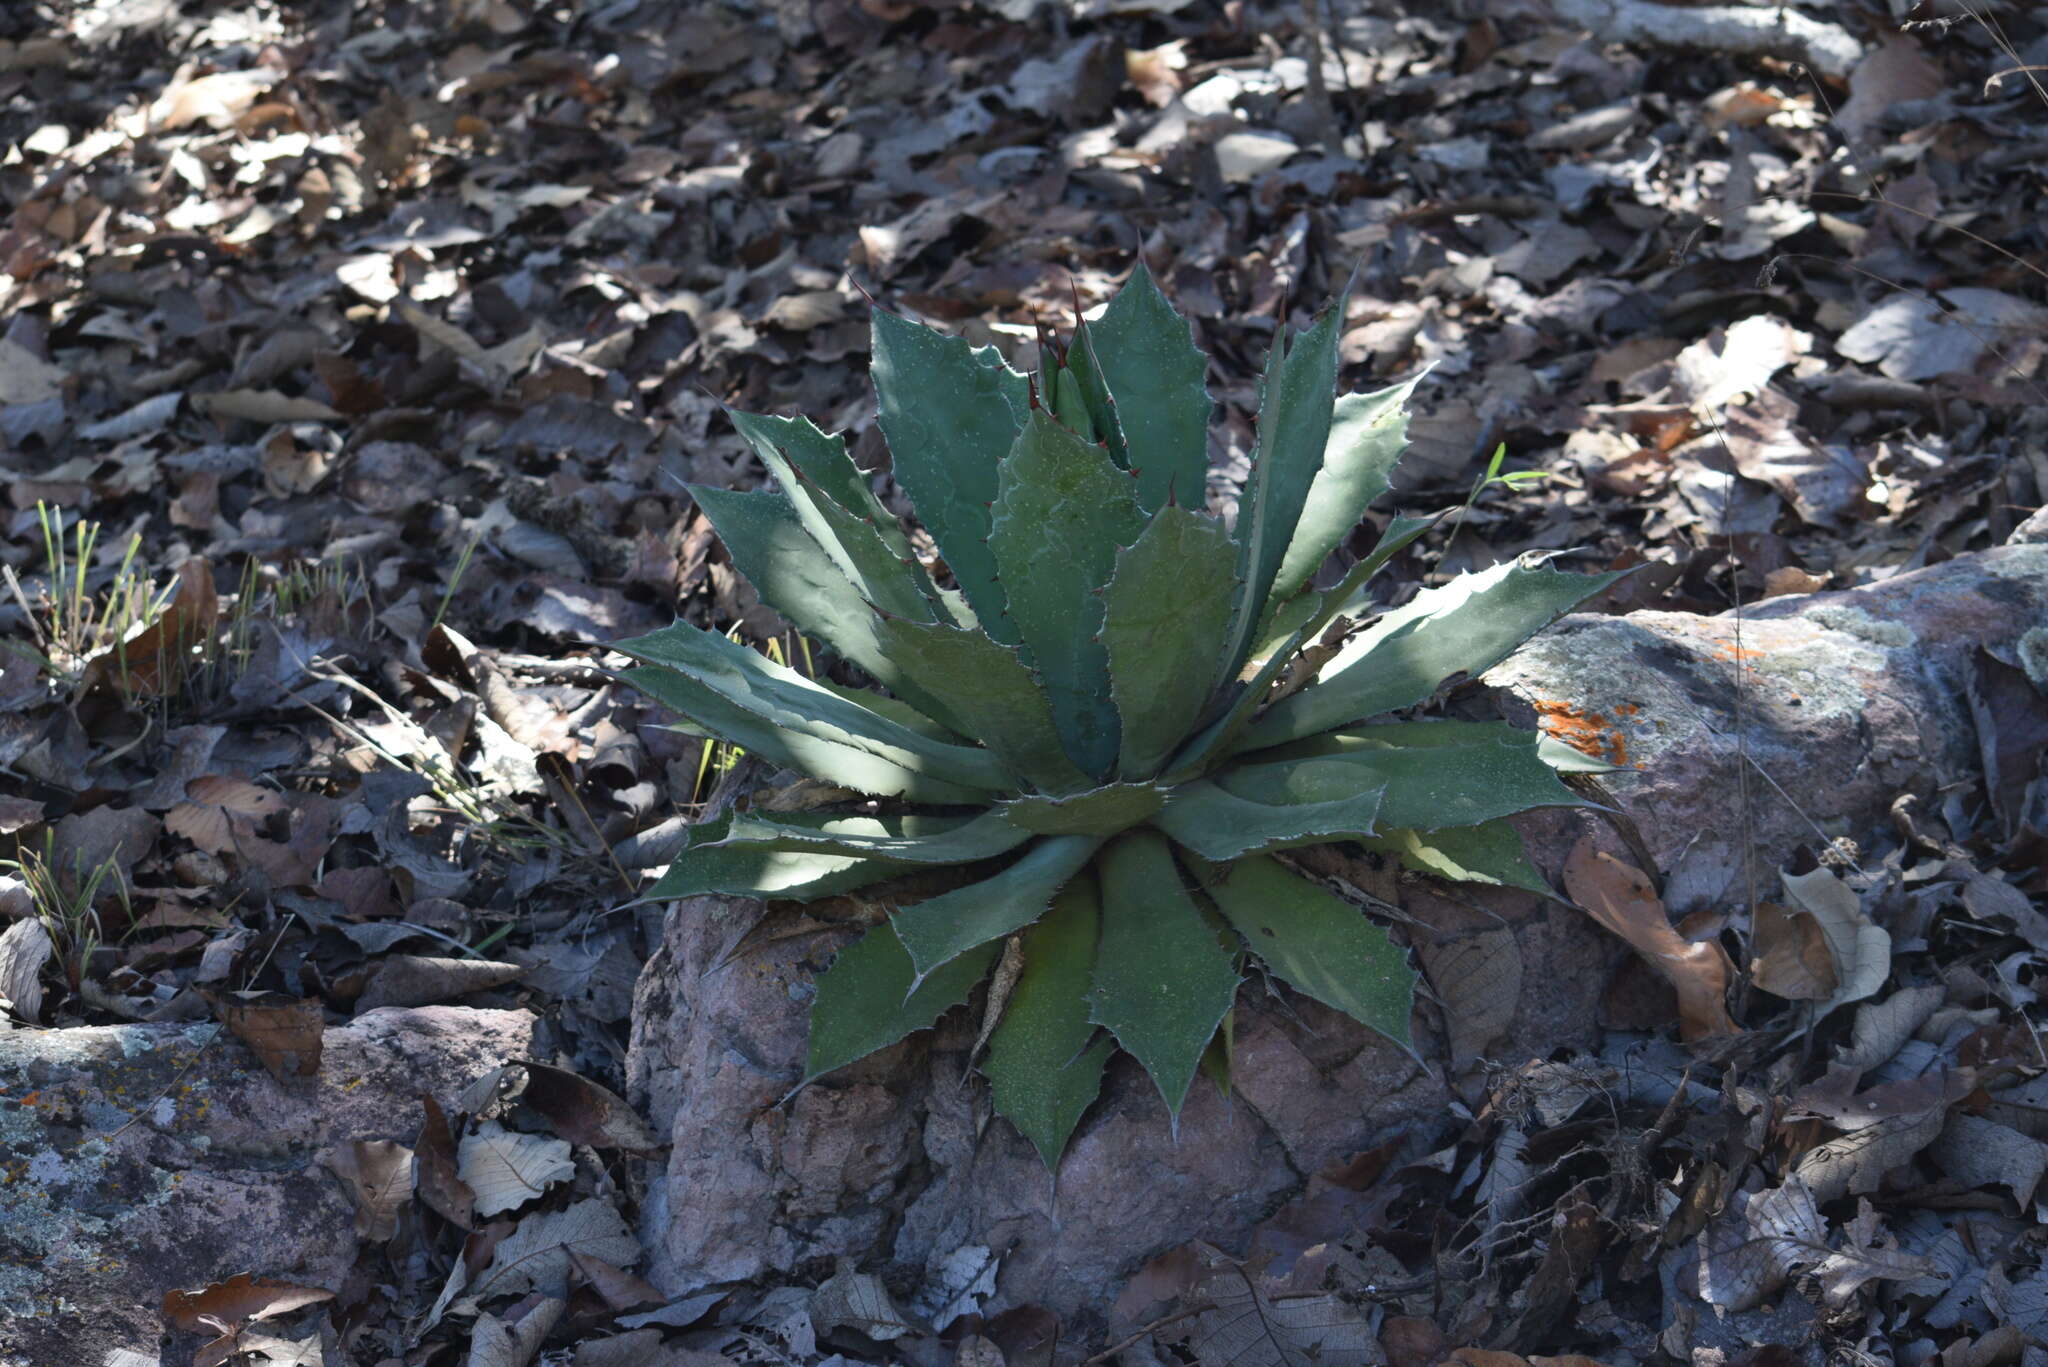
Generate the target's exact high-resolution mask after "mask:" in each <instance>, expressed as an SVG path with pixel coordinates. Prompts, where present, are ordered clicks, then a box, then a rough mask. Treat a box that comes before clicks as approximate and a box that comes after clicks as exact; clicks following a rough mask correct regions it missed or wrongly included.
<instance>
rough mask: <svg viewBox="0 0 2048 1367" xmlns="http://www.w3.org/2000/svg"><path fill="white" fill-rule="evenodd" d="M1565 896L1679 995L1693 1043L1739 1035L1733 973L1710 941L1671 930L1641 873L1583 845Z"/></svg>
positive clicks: (1681, 1020) (1567, 870)
mask: <svg viewBox="0 0 2048 1367" xmlns="http://www.w3.org/2000/svg"><path fill="white" fill-rule="evenodd" d="M1564 885H1565V890H1566V891H1567V892H1569V893H1570V894H1571V896H1572V900H1573V901H1574V902H1576V903H1578V905H1579V906H1580V907H1581V908H1582V909H1583V910H1584V911H1585V912H1586V914H1587V915H1589V916H1591V917H1592V918H1593V919H1594V920H1596V921H1598V922H1599V923H1600V924H1601V925H1603V926H1605V927H1606V928H1607V929H1608V930H1611V931H1613V932H1614V933H1615V934H1616V935H1619V936H1620V937H1621V938H1622V939H1624V940H1626V941H1628V943H1629V946H1630V948H1632V949H1634V950H1635V951H1636V953H1638V954H1640V955H1642V956H1643V958H1644V959H1646V960H1648V961H1649V963H1650V966H1651V967H1653V968H1655V969H1656V970H1657V971H1658V972H1660V973H1662V974H1663V975H1664V976H1665V977H1666V978H1669V979H1670V980H1671V985H1672V986H1673V987H1675V988H1677V989H1678V1024H1679V1034H1680V1035H1681V1036H1682V1037H1683V1038H1685V1039H1688V1040H1695V1039H1704V1038H1706V1037H1707V1036H1710V1035H1733V1034H1736V1033H1738V1031H1737V1028H1736V1025H1735V1021H1734V1020H1733V1019H1732V1018H1731V1017H1730V1016H1729V1014H1728V1007H1727V1004H1726V997H1727V993H1728V982H1729V979H1730V978H1731V977H1732V976H1733V967H1732V965H1730V964H1729V962H1728V955H1727V953H1726V951H1724V950H1723V949H1722V948H1721V946H1719V945H1718V944H1715V943H1714V942H1713V941H1711V940H1707V941H1701V942H1699V943H1690V942H1688V941H1686V940H1685V939H1683V938H1681V937H1680V935H1679V934H1678V932H1677V931H1676V930H1674V929H1672V926H1671V922H1670V921H1669V920H1668V919H1667V918H1666V917H1665V914H1664V903H1663V902H1662V901H1661V900H1660V899H1659V898H1658V896H1657V894H1656V892H1655V891H1654V890H1653V889H1652V888H1651V886H1650V880H1649V878H1648V877H1647V876H1645V875H1644V874H1643V873H1642V872H1641V870H1639V869H1635V868H1632V867H1630V866H1629V865H1627V864H1624V863H1622V862H1621V861H1620V860H1619V859H1616V858H1615V857H1614V856H1613V855H1611V854H1608V853H1607V852H1606V851H1604V850H1601V849H1598V848H1597V847H1595V845H1594V844H1593V841H1592V838H1591V837H1590V836H1588V837H1584V838H1582V839H1580V841H1579V843H1578V844H1577V845H1575V846H1573V847H1572V852H1571V854H1570V856H1569V857H1567V858H1566V860H1565V866H1564Z"/></svg>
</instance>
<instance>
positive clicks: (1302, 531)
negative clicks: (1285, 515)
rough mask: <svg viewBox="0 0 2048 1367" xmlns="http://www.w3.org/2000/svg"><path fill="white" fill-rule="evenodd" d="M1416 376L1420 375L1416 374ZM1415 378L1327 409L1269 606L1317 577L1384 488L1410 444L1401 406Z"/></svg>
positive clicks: (1351, 397)
mask: <svg viewBox="0 0 2048 1367" xmlns="http://www.w3.org/2000/svg"><path fill="white" fill-rule="evenodd" d="M1417 378H1418V379H1419V378H1420V377H1419V376H1418V377H1417ZM1414 391H1415V380H1409V381H1407V382H1406V383H1405V384H1397V385H1394V386H1392V387H1390V388H1387V389H1381V390H1376V391H1375V392H1373V393H1370V394H1345V395H1342V396H1341V397H1339V398H1338V400H1337V404H1336V407H1335V408H1334V409H1333V410H1332V412H1331V414H1330V435H1329V439H1328V442H1327V444H1326V445H1325V447H1324V448H1323V468H1322V469H1321V470H1318V471H1317V472H1316V477H1315V483H1314V484H1312V485H1310V486H1309V491H1308V501H1307V502H1306V503H1305V504H1304V505H1303V506H1302V510H1301V518H1300V520H1299V521H1298V522H1296V523H1295V525H1294V536H1293V538H1292V539H1291V540H1289V541H1288V543H1287V554H1286V555H1285V556H1283V557H1282V558H1281V561H1280V572H1279V574H1278V575H1277V576H1275V578H1274V580H1273V591H1272V594H1271V596H1270V597H1269V598H1268V599H1267V605H1268V611H1271V610H1272V608H1273V607H1275V606H1277V605H1278V604H1280V603H1284V602H1286V601H1287V600H1288V599H1289V598H1292V597H1293V596H1294V595H1295V594H1297V593H1299V592H1300V591H1301V590H1302V589H1303V588H1305V587H1307V585H1308V583H1309V581H1310V580H1311V579H1312V578H1314V577H1315V572H1316V571H1317V570H1319V569H1321V568H1322V564H1323V562H1324V561H1325V560H1327V559H1329V558H1330V552H1332V551H1334V550H1336V549H1337V546H1338V544H1339V543H1340V542H1342V541H1343V540H1344V538H1345V537H1347V536H1349V535H1351V531H1352V529H1353V528H1354V527H1356V526H1357V525H1358V523H1359V520H1360V519H1361V518H1363V517H1364V516H1365V510H1366V509H1367V508H1369V507H1371V506H1372V504H1373V503H1374V502H1375V501H1376V500H1377V499H1378V498H1379V496H1380V495H1381V494H1384V493H1385V492H1386V491H1387V484H1388V476H1389V474H1390V473H1391V472H1392V471H1393V468H1394V466H1395V464H1396V463H1398V462H1399V461H1400V459H1401V452H1402V449H1403V448H1404V447H1405V446H1406V445H1407V444H1408V413H1407V410H1406V409H1405V407H1404V405H1405V404H1406V403H1407V402H1408V396H1409V395H1410V394H1412V393H1414Z"/></svg>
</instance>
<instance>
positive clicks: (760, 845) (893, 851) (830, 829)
mask: <svg viewBox="0 0 2048 1367" xmlns="http://www.w3.org/2000/svg"><path fill="white" fill-rule="evenodd" d="M1030 838H1031V833H1030V832H1029V831H1022V830H1019V829H1017V827H1015V826H1013V825H1011V824H1010V823H1009V822H1008V821H1005V820H1004V819H1003V817H1002V814H1001V813H999V812H994V811H987V812H983V813H982V814H981V815H979V816H974V817H965V818H962V817H946V816H922V815H917V814H909V815H901V816H899V815H895V814H889V815H884V816H840V815H832V816H825V817H818V816H815V815H813V814H809V813H801V812H783V813H779V814H777V815H775V816H772V817H771V816H762V815H758V814H756V813H753V812H738V813H735V814H734V815H733V817H732V824H731V826H730V828H729V829H728V831H727V833H726V837H725V844H726V845H728V846H744V847H747V848H750V849H762V850H784V851H790V852H800V851H811V852H813V853H817V854H837V855H847V856H851V857H853V858H857V859H891V860H897V861H900V862H903V863H908V864H970V863H973V862H974V861H975V860H977V859H993V858H995V857H996V856H997V855H999V854H1007V853H1009V852H1010V851H1011V850H1014V849H1016V848H1017V847H1018V846H1019V845H1021V844H1023V843H1024V842H1025V841H1027V840H1029V839H1030Z"/></svg>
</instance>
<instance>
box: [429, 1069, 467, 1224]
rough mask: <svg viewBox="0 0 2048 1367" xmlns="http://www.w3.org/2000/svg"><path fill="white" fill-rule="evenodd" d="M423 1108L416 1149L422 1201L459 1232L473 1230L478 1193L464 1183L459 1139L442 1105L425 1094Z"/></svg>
mask: <svg viewBox="0 0 2048 1367" xmlns="http://www.w3.org/2000/svg"><path fill="white" fill-rule="evenodd" d="M420 1105H421V1107H422V1108H424V1109H425V1111H426V1119H424V1120H422V1121H421V1122H420V1137H419V1143H418V1144H417V1145H416V1146H415V1147H416V1158H417V1168H418V1174H419V1176H418V1185H419V1193H420V1199H421V1200H422V1201H425V1202H426V1203H427V1205H428V1206H430V1207H432V1208H433V1210H434V1211H435V1213H437V1214H438V1215H440V1217H441V1218H442V1219H444V1220H446V1221H447V1222H448V1223H450V1224H452V1225H454V1226H455V1227H456V1228H458V1229H470V1228H473V1227H474V1225H475V1223H476V1193H475V1192H473V1191H471V1190H470V1188H469V1183H467V1182H465V1181H463V1180H462V1177H461V1172H460V1162H461V1160H460V1158H459V1157H458V1156H457V1152H456V1148H455V1135H454V1134H453V1132H452V1131H450V1129H449V1128H448V1117H447V1116H445V1115H443V1114H441V1105H440V1103H439V1102H437V1101H435V1100H434V1098H432V1097H431V1096H428V1095H427V1094H426V1093H424V1092H422V1093H421V1094H420Z"/></svg>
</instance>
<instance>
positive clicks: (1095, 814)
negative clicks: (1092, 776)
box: [996, 783, 1166, 836]
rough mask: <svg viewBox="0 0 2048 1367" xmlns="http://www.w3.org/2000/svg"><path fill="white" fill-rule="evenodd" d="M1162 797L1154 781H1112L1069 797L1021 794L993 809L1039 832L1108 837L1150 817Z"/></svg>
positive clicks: (1043, 833)
mask: <svg viewBox="0 0 2048 1367" xmlns="http://www.w3.org/2000/svg"><path fill="white" fill-rule="evenodd" d="M1165 800H1166V794H1165V792H1164V791H1163V790H1162V789H1161V788H1159V787H1158V786H1157V785H1156V784H1151V783H1112V784H1109V785H1107V786H1105V787H1101V788H1092V789H1090V790H1089V791H1087V792H1085V793H1075V794H1074V795H1073V796H1071V797H1044V796H1041V795H1037V794H1033V795H1031V796H1028V797H1020V798H1016V799H1014V800H1012V801H1009V802H1005V803H1002V804H1000V805H999V806H998V807H997V809H996V810H998V811H1000V812H1001V813H1002V814H1003V815H1004V816H1005V817H1006V818H1008V819H1009V821H1010V822H1011V823H1012V824H1013V825H1017V826H1022V827H1023V828H1024V829H1025V830H1027V831H1034V832H1036V833H1038V834H1040V835H1100V836H1111V835H1115V834H1116V833H1117V832H1118V831H1121V830H1124V829H1125V828H1127V827H1130V826H1135V825H1137V824H1138V823H1139V822H1140V821H1143V820H1144V819H1145V818H1146V817H1148V816H1151V815H1152V814H1153V813H1154V812H1156V811H1158V810H1159V808H1160V805H1161V804H1162V803H1163V802H1164V801H1165Z"/></svg>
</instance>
